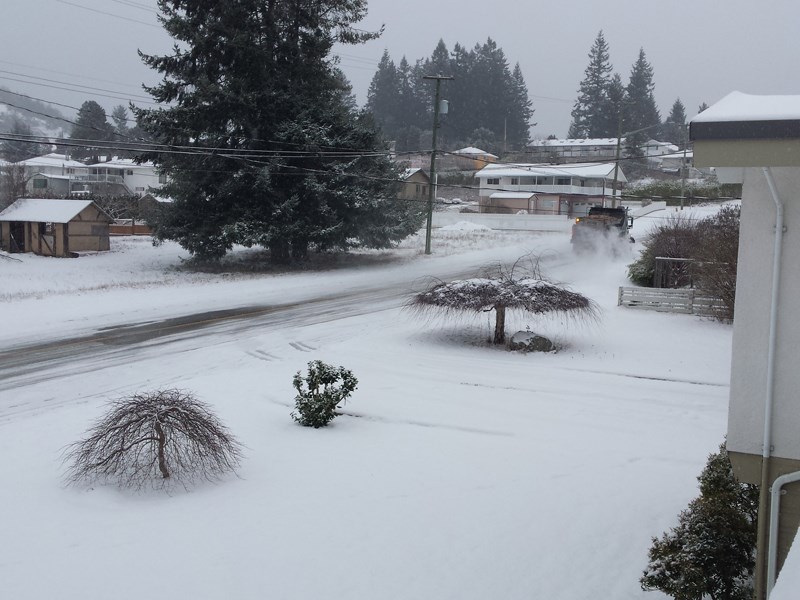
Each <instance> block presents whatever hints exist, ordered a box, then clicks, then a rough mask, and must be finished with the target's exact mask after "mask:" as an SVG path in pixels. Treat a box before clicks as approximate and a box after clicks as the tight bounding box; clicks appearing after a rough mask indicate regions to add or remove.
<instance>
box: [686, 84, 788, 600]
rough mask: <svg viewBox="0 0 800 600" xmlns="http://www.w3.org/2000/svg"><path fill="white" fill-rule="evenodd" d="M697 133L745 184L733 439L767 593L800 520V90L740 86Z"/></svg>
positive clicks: (694, 127) (700, 149)
mask: <svg viewBox="0 0 800 600" xmlns="http://www.w3.org/2000/svg"><path fill="white" fill-rule="evenodd" d="M690 137H691V139H692V140H693V141H694V161H695V165H696V166H698V167H716V173H717V177H718V178H719V179H720V181H722V182H725V183H734V182H741V183H743V188H742V214H741V223H740V233H739V260H738V267H737V282H736V305H735V315H736V316H735V320H734V324H733V351H732V359H731V382H730V404H729V408H728V434H727V439H726V445H727V449H728V454H729V456H730V459H731V463H732V465H733V469H734V473H735V474H736V476H737V477H738V478H739V479H740V480H741V481H744V482H747V483H752V484H757V485H759V486H760V491H761V494H762V498H761V503H760V508H759V546H758V556H757V563H756V597H757V598H760V599H763V598H766V596H767V595H768V592H769V589H770V588H771V582H772V581H773V580H774V577H775V575H776V574H777V572H778V571H779V570H780V568H781V566H782V564H783V561H784V559H785V557H786V555H787V553H788V549H789V547H790V545H791V543H792V540H793V539H794V538H795V534H796V533H797V530H798V526H800V481H799V480H800V435H798V432H800V395H798V389H800V369H798V368H797V350H798V348H799V347H800V320H798V318H797V300H798V298H800V270H798V268H797V263H798V261H800V236H798V224H799V223H800V197H798V195H797V190H798V189H800V96H752V95H748V94H742V93H739V92H733V93H731V94H729V95H728V96H726V97H725V98H723V99H722V100H720V101H719V102H718V103H717V104H715V105H713V106H712V107H710V108H709V109H708V110H706V111H703V112H702V113H700V114H699V115H698V116H696V117H695V118H694V119H692V121H691V124H690ZM770 490H771V494H770Z"/></svg>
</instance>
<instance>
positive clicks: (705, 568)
mask: <svg viewBox="0 0 800 600" xmlns="http://www.w3.org/2000/svg"><path fill="white" fill-rule="evenodd" d="M697 479H698V481H699V482H700V495H699V496H698V497H697V498H695V499H694V500H692V501H691V502H690V503H689V506H688V507H687V508H686V509H685V510H684V511H683V512H682V513H681V514H680V515H679V517H678V525H676V526H675V527H673V528H672V529H670V530H669V531H668V532H666V533H664V534H663V535H662V537H661V538H653V545H652V546H651V547H650V550H649V553H648V555H649V559H650V560H649V563H648V565H647V568H646V569H645V571H644V573H643V574H642V577H641V579H640V580H639V581H640V583H641V586H642V589H643V590H659V591H661V592H664V593H665V594H667V595H668V596H672V597H673V598H675V600H700V599H701V598H712V599H721V600H749V599H750V598H752V597H753V571H754V569H755V554H756V520H757V516H758V486H755V485H750V484H744V483H739V482H738V481H737V480H736V479H735V478H734V476H733V469H732V467H731V462H730V459H729V458H728V453H727V451H726V450H725V445H724V444H723V445H722V446H720V449H719V452H717V453H715V454H712V455H711V456H709V457H708V462H707V463H706V467H705V469H703V472H702V473H701V474H700V476H699V477H698V478H697Z"/></svg>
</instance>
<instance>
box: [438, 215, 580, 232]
mask: <svg viewBox="0 0 800 600" xmlns="http://www.w3.org/2000/svg"><path fill="white" fill-rule="evenodd" d="M463 221H466V222H468V223H475V224H476V225H483V226H485V227H488V228H489V229H502V230H511V231H557V232H569V231H570V229H571V228H572V223H573V220H572V219H570V218H569V217H568V216H567V215H500V214H491V213H459V212H435V213H433V227H445V226H447V225H455V224H456V223H461V222H463Z"/></svg>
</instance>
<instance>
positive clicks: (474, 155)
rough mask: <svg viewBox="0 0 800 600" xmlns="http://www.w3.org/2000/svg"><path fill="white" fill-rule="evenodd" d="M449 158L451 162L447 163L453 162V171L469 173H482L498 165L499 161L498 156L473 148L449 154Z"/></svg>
mask: <svg viewBox="0 0 800 600" xmlns="http://www.w3.org/2000/svg"><path fill="white" fill-rule="evenodd" d="M449 156H450V158H451V160H450V161H447V162H452V166H451V168H452V169H454V170H457V171H468V172H472V171H480V170H481V169H482V168H484V167H485V166H487V165H490V164H492V163H496V162H497V161H498V160H499V157H498V156H496V155H494V154H491V153H490V152H485V151H483V150H481V149H480V148H475V147H473V146H470V147H468V148H461V150H455V151H454V152H451V153H449Z"/></svg>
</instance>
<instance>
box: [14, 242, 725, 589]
mask: <svg viewBox="0 0 800 600" xmlns="http://www.w3.org/2000/svg"><path fill="white" fill-rule="evenodd" d="M437 236H438V237H437V238H435V239H434V252H435V254H434V256H432V257H425V256H422V255H421V254H420V252H419V243H420V241H419V239H416V240H412V241H411V242H409V243H408V244H407V245H406V246H405V247H404V248H402V249H400V250H399V251H395V252H393V253H385V254H382V255H379V256H375V255H365V256H363V257H362V258H361V259H359V261H357V262H358V264H359V266H358V267H357V268H347V267H345V266H342V265H339V264H337V265H331V266H330V268H328V269H325V270H322V271H314V272H304V273H297V274H291V273H282V274H263V273H241V272H238V273H233V274H231V273H229V274H202V273H187V272H184V271H181V270H176V267H177V266H179V265H180V258H179V257H180V256H185V254H184V253H183V252H182V251H181V250H180V249H179V248H177V246H174V245H170V244H167V245H164V246H161V247H159V248H152V247H150V246H148V245H146V243H145V240H142V239H132V238H123V239H115V240H113V241H112V244H113V246H112V248H113V249H114V251H113V252H111V253H109V254H106V255H96V256H87V257H81V258H79V259H75V260H57V259H43V258H40V257H31V256H25V257H23V260H24V262H23V263H17V262H12V261H7V260H0V286H2V287H0V310H2V314H3V322H4V326H3V328H4V330H5V338H6V340H7V341H9V340H10V341H11V342H13V343H14V344H22V343H24V342H25V341H26V340H27V341H37V340H41V339H56V338H58V337H60V336H65V335H69V334H76V333H82V332H87V331H91V330H92V329H94V328H97V327H100V326H107V325H110V324H113V323H123V322H126V321H142V320H147V319H154V318H163V317H167V316H174V315H176V314H181V313H186V312H189V311H200V310H209V309H213V308H222V307H231V306H246V305H250V304H253V303H254V302H256V301H258V302H263V303H269V302H273V301H277V300H281V301H287V300H293V301H301V302H302V301H303V300H304V299H308V298H312V297H314V296H315V295H318V294H319V293H320V291H321V290H331V289H336V290H343V289H359V288H360V287H364V286H368V285H374V283H375V282H376V281H378V282H384V283H385V285H386V286H402V285H405V284H406V282H409V281H415V280H416V278H419V277H423V276H425V275H437V273H441V272H444V271H446V270H450V271H456V270H467V269H468V268H473V267H474V266H475V265H477V264H485V263H488V262H490V261H491V260H499V259H503V260H506V261H508V260H513V259H514V258H516V257H518V256H520V255H521V254H522V253H523V252H525V251H527V250H534V251H535V252H536V253H537V254H542V255H543V256H544V257H545V259H544V261H543V263H542V266H543V271H544V272H545V274H546V275H548V276H549V277H550V278H551V279H554V280H556V281H559V282H563V283H566V284H568V285H569V286H570V288H571V289H573V290H575V291H579V292H581V293H583V294H585V295H587V296H589V297H590V298H592V299H594V300H595V301H596V302H597V303H598V304H599V306H600V308H601V310H602V317H601V322H600V323H599V324H598V325H596V326H587V327H578V328H576V327H574V326H570V327H565V326H564V325H563V324H562V323H560V322H558V321H547V320H542V321H538V320H537V321H529V320H526V319H525V318H520V317H517V318H515V319H514V320H513V321H511V322H509V323H508V324H507V331H508V332H509V333H513V332H514V331H516V330H517V329H525V327H526V326H528V325H529V326H530V327H531V329H533V330H535V331H539V332H542V333H544V334H546V335H550V336H552V337H555V338H557V339H558V341H559V342H560V343H561V344H563V345H564V346H565V347H566V349H565V350H564V351H562V352H560V353H558V354H528V355H523V354H517V353H509V352H506V351H504V350H500V349H496V348H493V347H490V346H487V345H486V343H485V340H486V338H487V337H488V336H489V335H490V331H491V325H493V323H492V315H490V314H487V315H485V316H484V317H482V318H478V319H477V320H473V321H470V320H465V321H458V322H453V323H447V324H445V325H444V326H440V325H439V324H438V323H435V322H434V323H431V322H427V321H426V322H420V321H418V320H416V318H415V317H414V316H413V315H412V314H411V313H408V312H407V311H404V310H403V309H402V308H401V307H400V306H399V302H395V303H386V304H385V305H381V306H380V308H381V310H378V311H377V312H366V313H365V314H359V315H355V316H349V317H346V318H343V319H336V320H330V321H325V322H321V323H319V322H318V323H316V324H314V325H304V324H303V323H302V322H294V321H287V322H285V323H283V324H282V325H281V326H276V327H270V328H260V327H253V328H250V329H247V330H245V331H239V332H238V333H237V334H236V335H235V336H233V335H229V334H226V333H225V332H220V333H218V334H215V335H211V336H204V337H201V338H188V339H184V340H180V341H174V342H172V343H167V344H145V345H143V346H142V347H141V349H140V352H139V354H138V357H137V359H136V360H134V361H132V362H130V363H129V364H123V365H118V364H117V365H110V366H107V367H106V368H103V369H97V370H90V371H88V372H87V373H83V374H80V375H77V374H76V375H72V376H70V375H63V376H61V377H59V378H57V379H48V378H42V380H41V381H39V382H36V383H34V384H31V385H26V386H24V387H21V388H18V389H13V390H10V391H5V392H3V393H2V396H1V397H0V455H1V456H3V457H4V458H3V460H2V461H0V480H1V481H3V482H4V483H3V485H2V486H0V513H1V514H2V515H3V516H2V518H1V519H0V540H2V542H1V543H0V596H2V597H5V598H14V599H15V600H16V599H31V600H33V599H42V598H64V599H72V598H74V599H78V598H80V599H82V600H84V599H106V598H115V599H119V600H127V599H130V600H134V599H135V600H140V599H142V598H158V599H162V598H163V599H168V598H169V599H172V598H192V599H209V600H211V599H220V598H231V599H251V598H252V599H256V598H258V599H264V598H279V599H281V600H284V599H285V600H290V599H303V600H305V599H314V600H321V599H354V600H374V599H410V598H414V599H419V598H430V599H434V598H435V599H447V598H452V599H459V600H466V599H475V600H478V599H481V600H484V599H487V598H498V599H499V598H502V599H526V600H529V599H531V598H547V599H559V600H588V599H594V598H614V599H615V600H627V599H635V598H654V599H655V598H661V597H662V596H661V595H660V594H658V593H645V592H642V591H641V590H640V588H639V584H638V578H639V576H640V574H641V572H642V569H643V568H644V566H645V563H646V552H647V548H648V547H649V544H650V538H651V536H654V535H660V534H661V532H662V531H664V530H665V529H666V528H668V527H669V526H671V525H673V524H674V523H675V522H676V516H677V514H678V512H679V511H680V510H681V509H683V508H684V506H685V505H686V503H687V502H688V500H689V499H690V498H692V497H693V496H694V495H696V480H695V477H696V476H697V474H698V473H699V472H700V470H701V469H702V467H703V465H704V464H705V460H706V457H707V455H708V454H709V453H711V452H713V451H714V450H715V449H716V448H717V447H718V445H719V443H720V442H721V441H722V439H723V436H724V432H725V426H726V414H727V400H728V387H727V386H728V375H729V373H728V371H729V360H730V333H731V330H730V327H729V326H726V325H722V324H719V323H716V322H712V321H708V320H703V319H699V318H696V317H691V316H685V315H670V314H661V313H654V312H637V311H635V310H631V309H624V308H618V307H617V306H616V294H617V286H619V285H624V284H625V283H626V280H625V265H626V264H627V262H630V257H622V258H619V259H610V258H608V257H598V258H592V259H587V258H585V257H581V258H580V259H575V257H573V256H572V255H571V254H570V252H569V242H568V240H567V239H566V237H565V236H560V235H549V236H548V235H541V236H535V237H531V236H525V235H523V234H514V236H513V237H511V236H509V235H506V234H500V233H498V232H486V231H483V230H474V231H460V232H438V233H437ZM244 254H246V253H243V255H244ZM409 289H410V286H409ZM31 336H33V337H31ZM313 359H321V360H324V361H326V362H330V363H333V364H335V365H343V366H345V367H347V368H349V369H351V370H352V371H353V372H354V374H355V375H356V376H357V377H358V379H359V387H358V389H357V390H356V392H355V393H354V395H353V397H352V400H351V401H350V402H349V403H348V404H347V405H346V406H345V407H344V409H343V410H344V412H345V414H344V415H343V416H340V417H338V418H337V419H335V420H334V422H333V424H332V425H331V426H330V427H329V428H327V429H321V430H313V429H305V428H302V427H299V426H297V425H296V424H295V423H294V422H293V421H292V420H291V418H290V417H289V413H290V412H291V410H292V407H293V397H294V390H293V388H292V386H291V378H292V375H293V374H294V373H295V372H296V371H298V370H304V369H305V366H306V364H307V362H308V361H310V360H313ZM81 360H82V358H81V356H75V361H76V363H79V362H80V361H81ZM168 386H169V387H179V388H182V389H188V390H192V391H194V392H195V393H196V394H197V395H198V397H199V398H200V399H201V400H204V401H205V402H207V403H209V404H211V405H213V407H214V408H215V410H216V411H217V414H218V415H219V416H220V417H221V419H222V420H223V421H224V422H225V423H226V424H227V425H228V426H229V427H230V429H231V430H232V432H233V433H234V434H235V435H236V436H237V437H238V439H239V440H240V441H241V442H242V443H243V444H244V445H245V447H246V448H245V459H244V461H243V464H242V468H241V470H240V472H239V477H238V478H237V477H231V478H229V479H228V480H226V481H224V482H222V483H219V484H216V485H212V484H208V485H204V486H200V487H196V488H194V489H192V490H190V491H188V492H184V491H182V490H181V491H177V492H174V493H173V494H172V495H165V494H163V493H157V492H148V493H138V494H137V493H130V492H126V491H120V490H118V489H115V488H105V487H95V488H93V489H85V488H75V487H65V486H64V485H63V483H62V473H63V467H62V465H61V463H60V456H61V450H62V449H63V448H64V446H65V445H66V444H68V443H70V442H73V441H75V440H77V439H79V438H80V437H81V435H82V434H83V432H84V431H85V429H86V428H87V427H88V425H89V424H90V423H91V422H92V421H93V420H94V419H95V418H97V417H98V416H99V415H100V414H102V412H103V403H104V401H105V399H107V398H111V397H116V396H119V395H122V394H125V393H130V392H133V391H143V390H147V389H155V388H160V387H168Z"/></svg>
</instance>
